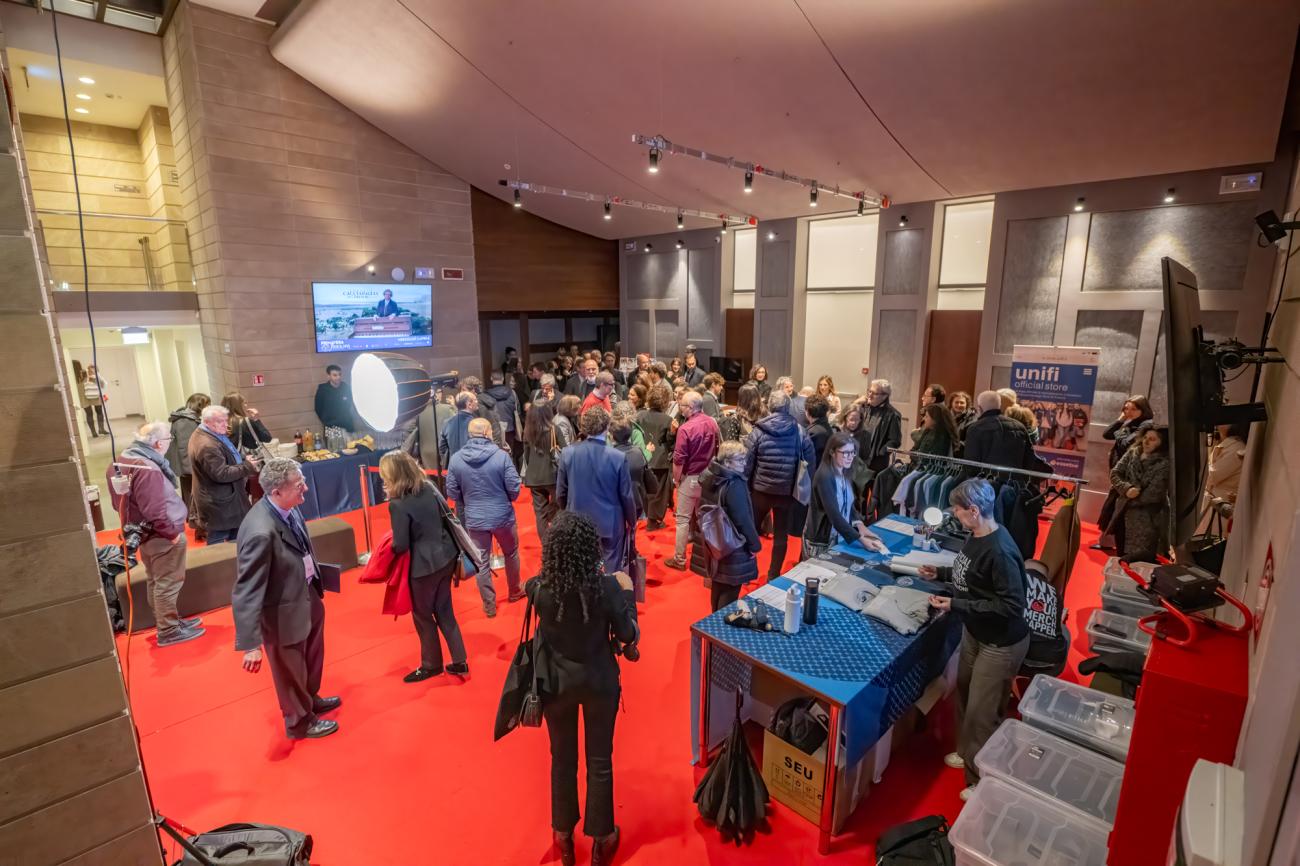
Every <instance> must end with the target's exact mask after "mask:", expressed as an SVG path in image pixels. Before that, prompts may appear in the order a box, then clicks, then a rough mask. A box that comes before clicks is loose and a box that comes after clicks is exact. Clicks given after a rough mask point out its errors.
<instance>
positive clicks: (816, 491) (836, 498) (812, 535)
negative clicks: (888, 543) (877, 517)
mask: <svg viewBox="0 0 1300 866" xmlns="http://www.w3.org/2000/svg"><path fill="white" fill-rule="evenodd" d="M857 456H858V443H857V440H856V439H854V438H853V435H852V434H850V433H845V432H844V431H842V430H841V431H839V432H837V433H835V434H834V435H833V436H831V438H830V441H829V442H827V443H826V453H825V454H824V455H822V462H821V465H820V466H818V467H817V472H816V474H814V475H813V485H812V500H811V501H810V502H809V503H808V525H807V528H805V529H804V534H803V549H804V557H805V558H811V557H815V556H817V555H819V554H821V553H822V552H823V551H825V550H826V549H827V548H828V547H831V546H833V545H835V544H837V543H839V542H840V541H848V542H852V541H857V542H860V543H861V544H862V546H863V547H865V548H866V549H867V550H874V551H876V552H878V553H887V552H888V550H887V548H886V547H885V544H884V542H882V541H881V540H880V538H879V537H878V536H877V535H875V534H874V533H873V532H872V531H871V530H869V529H867V527H866V524H864V523H863V522H862V515H861V514H860V513H859V512H858V505H857V503H858V498H857V494H856V491H855V490H854V487H853V477H852V474H853V461H854V459H855V458H856V457H857Z"/></svg>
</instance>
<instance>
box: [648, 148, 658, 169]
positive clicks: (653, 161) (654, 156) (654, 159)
mask: <svg viewBox="0 0 1300 866" xmlns="http://www.w3.org/2000/svg"><path fill="white" fill-rule="evenodd" d="M647 170H648V171H649V172H650V173H651V174H658V173H659V148H657V147H652V148H650V167H649V169H647Z"/></svg>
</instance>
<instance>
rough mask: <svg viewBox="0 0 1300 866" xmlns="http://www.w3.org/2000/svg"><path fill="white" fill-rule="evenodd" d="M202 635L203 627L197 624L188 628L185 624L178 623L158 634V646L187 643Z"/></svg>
mask: <svg viewBox="0 0 1300 866" xmlns="http://www.w3.org/2000/svg"><path fill="white" fill-rule="evenodd" d="M202 636H203V629H201V628H199V627H197V626H195V627H194V628H187V627H186V626H184V625H178V626H177V627H176V628H170V629H168V630H167V631H164V632H160V633H159V634H158V646H175V645H176V644H178V643H185V642H186V641H191V640H194V639H195V638H197V637H202Z"/></svg>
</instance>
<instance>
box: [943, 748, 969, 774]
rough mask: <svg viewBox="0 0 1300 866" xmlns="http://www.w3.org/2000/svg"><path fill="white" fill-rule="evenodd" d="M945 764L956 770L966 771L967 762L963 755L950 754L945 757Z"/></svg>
mask: <svg viewBox="0 0 1300 866" xmlns="http://www.w3.org/2000/svg"><path fill="white" fill-rule="evenodd" d="M943 763H944V764H945V765H946V766H949V767H952V768H953V769H954V770H964V769H966V762H965V761H963V760H962V757H961V755H959V754H957V753H956V752H949V753H948V754H946V755H944V756H943Z"/></svg>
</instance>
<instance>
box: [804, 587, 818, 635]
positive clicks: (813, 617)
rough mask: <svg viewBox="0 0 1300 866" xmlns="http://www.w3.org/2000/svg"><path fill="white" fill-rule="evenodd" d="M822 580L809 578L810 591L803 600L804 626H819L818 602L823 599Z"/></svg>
mask: <svg viewBox="0 0 1300 866" xmlns="http://www.w3.org/2000/svg"><path fill="white" fill-rule="evenodd" d="M821 586H822V582H821V578H818V577H810V578H808V591H807V593H805V596H804V600H803V621H804V625H816V624H817V600H818V599H819V598H821Z"/></svg>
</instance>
